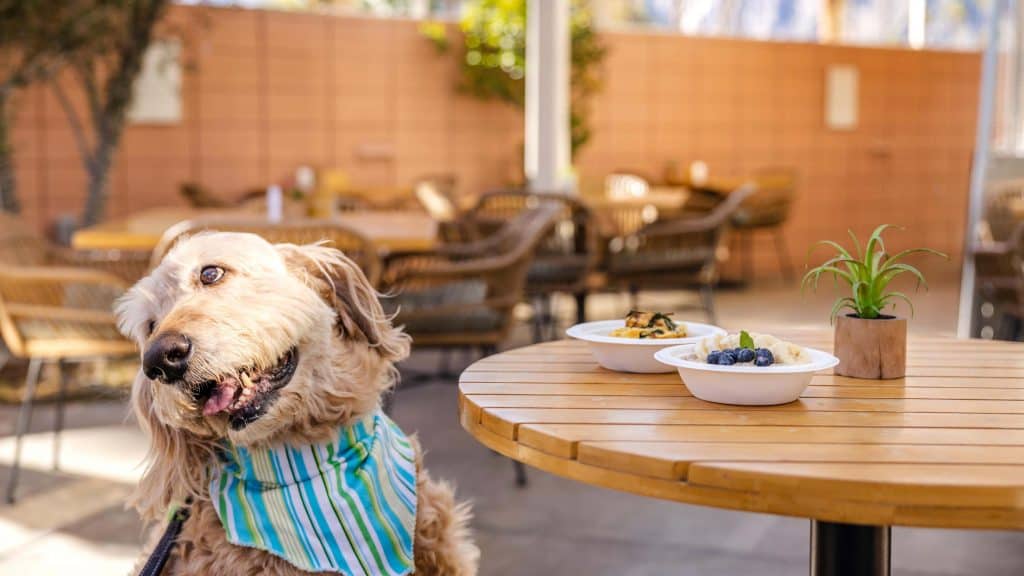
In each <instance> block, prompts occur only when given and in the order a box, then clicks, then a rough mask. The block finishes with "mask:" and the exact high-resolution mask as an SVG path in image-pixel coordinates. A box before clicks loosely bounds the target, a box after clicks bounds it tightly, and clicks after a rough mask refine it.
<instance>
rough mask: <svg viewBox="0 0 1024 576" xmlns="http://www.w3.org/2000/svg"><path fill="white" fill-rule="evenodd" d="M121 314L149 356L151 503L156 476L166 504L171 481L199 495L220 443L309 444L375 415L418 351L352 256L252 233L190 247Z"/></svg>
mask: <svg viewBox="0 0 1024 576" xmlns="http://www.w3.org/2000/svg"><path fill="white" fill-rule="evenodd" d="M117 314H118V319H119V323H120V327H121V330H122V332H124V333H125V335H127V336H129V337H130V338H133V339H135V340H136V341H137V342H138V343H139V346H140V350H141V353H142V354H141V355H142V369H141V370H140V372H139V375H138V377H137V378H136V381H135V384H134V386H133V389H132V397H133V406H134V409H135V411H136V415H137V416H138V418H139V421H140V422H141V423H142V425H143V426H144V427H145V428H146V429H147V432H148V433H149V435H150V436H151V440H152V443H153V453H152V462H151V465H150V469H149V470H148V471H147V474H146V477H145V478H144V479H143V486H142V487H140V496H141V497H143V498H144V497H145V495H144V494H141V493H143V492H146V487H145V484H146V482H147V481H150V482H151V483H153V484H156V485H154V486H151V487H150V488H151V491H154V492H157V493H160V492H162V493H161V494H153V495H152V496H159V499H160V500H161V501H163V502H162V503H163V504H166V501H168V500H170V499H173V498H174V496H175V494H168V493H167V492H168V490H169V489H170V490H171V492H173V488H172V486H171V485H172V484H173V483H184V487H185V488H186V489H188V490H190V491H191V489H200V490H201V486H200V485H199V484H200V483H201V482H202V475H203V470H192V469H190V468H195V467H199V468H201V469H204V468H205V466H206V465H207V464H208V462H209V460H208V458H209V457H210V455H211V451H212V450H213V447H214V446H215V445H216V443H217V442H218V441H220V440H221V439H223V438H227V439H230V440H231V441H232V442H233V443H235V444H237V445H255V444H261V443H268V442H273V441H277V440H288V441H312V440H316V439H318V438H320V437H323V436H324V435H327V434H330V433H331V432H332V431H333V430H335V429H336V428H337V427H338V425H339V424H340V423H345V422H347V421H350V420H351V419H352V418H354V417H358V416H360V415H362V414H365V413H367V412H369V411H371V410H373V409H374V408H376V406H377V405H378V403H379V401H380V395H381V393H382V392H383V391H385V390H386V389H387V388H388V387H389V386H391V385H392V383H393V380H394V379H393V374H394V369H393V367H392V362H394V361H397V360H400V359H402V358H404V357H405V356H406V355H407V354H408V351H409V339H408V337H407V336H406V335H405V334H402V333H401V331H399V330H398V329H396V328H393V327H392V326H391V322H390V320H389V319H388V318H387V317H386V316H385V314H384V312H383V310H382V309H381V305H380V302H379V301H378V300H377V295H376V292H374V290H373V287H372V286H371V285H370V284H369V282H368V281H367V279H366V276H364V275H363V273H362V271H360V269H359V267H358V266H356V265H355V264H354V263H353V262H352V261H351V260H349V259H348V258H346V257H345V256H344V255H342V253H341V252H339V251H337V250H334V249H331V248H327V247H324V246H319V245H306V246H297V245H294V244H276V245H272V244H270V243H268V242H266V241H265V240H263V239H262V238H260V237H259V236H256V235H252V234H234V233H207V234H200V235H197V236H193V237H191V238H189V239H186V240H184V241H182V242H179V243H178V244H177V245H175V247H174V248H173V249H172V250H171V251H170V252H169V253H168V254H167V256H166V257H165V258H164V259H163V261H162V262H161V263H160V265H159V266H158V267H157V268H156V269H154V270H153V271H152V273H150V274H149V275H148V276H147V277H145V278H143V279H142V280H140V281H139V282H138V284H136V285H135V286H134V287H133V288H132V289H131V290H129V291H128V292H127V294H126V295H125V296H124V297H123V298H122V300H121V301H120V302H119V304H118V307H117ZM175 468H179V469H180V470H179V471H177V472H176V471H175V470H174V469H175ZM193 484H195V485H193ZM178 495H180V494H178ZM140 504H141V503H140ZM150 504H151V505H158V504H159V503H157V502H151V503H150Z"/></svg>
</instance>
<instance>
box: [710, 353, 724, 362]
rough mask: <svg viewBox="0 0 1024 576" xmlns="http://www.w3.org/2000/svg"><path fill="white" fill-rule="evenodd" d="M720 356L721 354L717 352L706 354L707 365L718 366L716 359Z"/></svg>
mask: <svg viewBox="0 0 1024 576" xmlns="http://www.w3.org/2000/svg"><path fill="white" fill-rule="evenodd" d="M721 356H722V353H721V352H719V351H718V350H715V351H714V352H710V353H709V354H708V364H718V359H719V358H720V357H721Z"/></svg>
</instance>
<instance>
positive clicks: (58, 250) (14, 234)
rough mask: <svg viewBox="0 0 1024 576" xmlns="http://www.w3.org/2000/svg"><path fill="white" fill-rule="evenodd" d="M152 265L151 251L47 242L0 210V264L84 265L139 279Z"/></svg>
mask: <svg viewBox="0 0 1024 576" xmlns="http://www.w3.org/2000/svg"><path fill="white" fill-rule="evenodd" d="M148 265H149V251H148V250H134V249H126V250H121V249H90V250H81V249H77V250H72V249H69V248H65V247H63V246H58V245H57V244H54V243H52V242H49V241H47V240H46V239H45V238H43V237H42V236H41V235H39V234H38V233H36V231H35V230H32V229H31V228H30V227H29V226H28V225H26V224H25V223H24V222H23V221H22V219H20V218H18V217H16V216H14V215H12V214H9V213H7V212H2V211H0V266H81V267H85V268H91V269H98V270H105V271H107V272H109V273H111V274H114V275H116V276H118V277H119V278H121V279H123V280H124V281H126V282H129V283H131V282H135V281H136V280H138V279H139V278H141V277H142V275H143V274H145V272H146V269H147V267H148Z"/></svg>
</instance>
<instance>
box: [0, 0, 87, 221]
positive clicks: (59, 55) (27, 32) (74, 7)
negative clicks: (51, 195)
mask: <svg viewBox="0 0 1024 576" xmlns="http://www.w3.org/2000/svg"><path fill="white" fill-rule="evenodd" d="M105 5H106V2H103V1H93V2H80V1H75V0H0V207H2V209H3V210H6V211H10V212H18V211H19V210H20V208H21V203H20V202H19V200H18V192H17V181H16V179H15V175H14V149H13V147H12V144H11V140H10V127H11V120H12V118H13V117H14V115H15V112H16V110H15V96H16V94H17V92H18V91H20V90H22V89H24V88H26V87H27V86H29V85H31V84H33V83H35V82H39V81H42V80H46V79H48V78H51V77H52V76H53V75H54V74H56V73H57V72H58V71H59V70H60V69H61V67H62V66H63V65H64V64H65V62H66V59H67V56H68V55H69V54H71V53H73V52H75V51H76V50H80V49H82V48H84V47H86V46H87V45H88V44H89V43H90V42H91V41H92V40H93V39H94V38H95V34H94V32H95V31H96V28H97V26H99V25H100V24H101V22H102V21H103V10H104V9H105Z"/></svg>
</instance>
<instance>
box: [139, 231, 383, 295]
mask: <svg viewBox="0 0 1024 576" xmlns="http://www.w3.org/2000/svg"><path fill="white" fill-rule="evenodd" d="M206 230H217V231H221V232H249V233H252V234H257V235H259V236H262V237H263V238H265V239H266V240H267V241H268V242H272V243H279V242H290V243H292V244H311V243H314V242H326V243H327V245H328V246H331V247H333V248H337V249H339V250H341V251H342V252H344V253H345V255H346V256H348V257H349V258H351V259H352V260H353V261H355V262H356V264H358V265H359V267H360V268H361V269H362V270H363V273H364V274H366V277H367V278H368V279H369V280H370V282H371V283H372V284H373V285H375V286H376V285H377V281H378V280H379V278H380V271H381V260H380V252H379V250H378V249H377V246H376V245H375V244H374V243H373V241H372V240H370V239H369V238H367V237H366V236H365V235H364V234H362V233H361V232H359V231H357V230H354V229H352V228H350V227H348V226H346V225H344V224H342V223H341V222H337V221H335V220H329V219H324V220H314V219H295V220H285V221H282V222H277V223H273V222H269V221H267V220H266V219H262V218H253V217H244V218H202V219H196V220H186V221H184V222H179V223H177V224H175V225H174V226H172V227H170V228H169V229H168V230H167V231H166V232H164V235H163V237H162V238H161V239H160V243H159V244H157V247H156V248H155V249H154V250H153V258H152V265H153V266H156V265H157V264H159V263H160V261H161V260H163V257H164V255H165V254H167V251H168V250H170V249H171V247H172V246H174V243H175V242H177V241H178V240H179V239H180V238H182V237H185V236H189V235H192V234H195V233H198V232H203V231H206Z"/></svg>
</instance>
